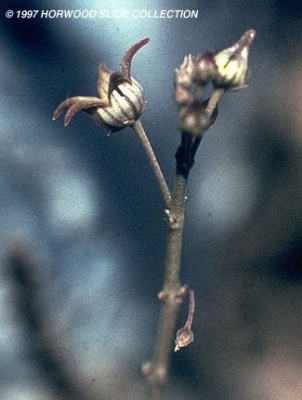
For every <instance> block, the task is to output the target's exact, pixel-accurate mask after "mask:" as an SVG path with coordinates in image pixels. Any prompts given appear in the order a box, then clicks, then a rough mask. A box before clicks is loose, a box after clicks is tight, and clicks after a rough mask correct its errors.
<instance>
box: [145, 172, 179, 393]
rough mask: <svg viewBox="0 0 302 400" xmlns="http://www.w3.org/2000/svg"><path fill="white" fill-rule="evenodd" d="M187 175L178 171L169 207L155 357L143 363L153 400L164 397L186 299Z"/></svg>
mask: <svg viewBox="0 0 302 400" xmlns="http://www.w3.org/2000/svg"><path fill="white" fill-rule="evenodd" d="M186 187H187V177H184V176H183V175H181V174H176V176H175V183H174V188H173V192H172V202H171V207H170V209H169V210H167V212H166V213H167V217H168V218H167V219H168V239H167V253H166V264H165V279H164V286H163V290H162V291H161V292H160V294H159V298H160V299H161V300H163V301H164V303H163V305H162V307H161V312H160V318H159V325H158V326H159V328H158V333H157V340H156V345H155V350H154V355H153V358H152V360H151V361H150V362H148V363H146V364H145V365H144V366H143V372H144V374H145V376H146V379H147V381H148V383H149V386H150V388H151V399H152V400H158V399H161V396H162V390H163V387H164V385H165V383H166V380H167V377H168V369H169V359H170V355H171V352H172V342H173V331H174V327H175V324H176V319H177V315H178V311H179V306H180V304H181V302H182V297H183V296H182V295H183V293H184V290H185V289H184V288H182V287H181V284H180V278H179V276H180V265H181V253H182V238H183V227H184V206H185V199H186Z"/></svg>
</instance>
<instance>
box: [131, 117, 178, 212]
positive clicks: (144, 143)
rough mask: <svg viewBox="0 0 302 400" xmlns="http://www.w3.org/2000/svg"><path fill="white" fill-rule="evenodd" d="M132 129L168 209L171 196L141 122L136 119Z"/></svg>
mask: <svg viewBox="0 0 302 400" xmlns="http://www.w3.org/2000/svg"><path fill="white" fill-rule="evenodd" d="M132 128H133V129H134V130H135V132H136V133H137V135H138V137H139V140H140V142H141V144H142V146H143V148H144V150H145V152H146V154H147V157H148V159H149V161H150V164H151V166H152V169H153V172H154V174H155V177H156V179H157V182H158V184H159V187H160V189H161V192H162V194H163V197H164V202H165V206H166V208H169V207H170V204H171V194H170V190H169V188H168V185H167V183H166V180H165V177H164V175H163V173H162V170H161V168H160V166H159V163H158V161H157V158H156V156H155V154H154V151H153V149H152V146H151V143H150V141H149V139H148V137H147V135H146V132H145V130H144V128H143V125H142V123H141V121H140V120H139V119H138V120H137V121H135V123H134V125H133V126H132Z"/></svg>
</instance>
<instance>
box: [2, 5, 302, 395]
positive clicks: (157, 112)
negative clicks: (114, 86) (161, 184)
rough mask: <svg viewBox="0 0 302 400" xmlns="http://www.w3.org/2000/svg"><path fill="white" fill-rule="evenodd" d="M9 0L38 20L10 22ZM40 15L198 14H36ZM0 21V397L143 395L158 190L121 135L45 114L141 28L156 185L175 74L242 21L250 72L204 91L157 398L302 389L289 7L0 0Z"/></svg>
mask: <svg viewBox="0 0 302 400" xmlns="http://www.w3.org/2000/svg"><path fill="white" fill-rule="evenodd" d="M23 9H27V10H30V9H32V10H39V14H38V15H37V16H36V18H34V19H22V18H17V11H18V10H23ZM52 9H54V10H58V9H71V10H84V9H88V10H101V9H106V10H109V11H111V12H112V11H114V10H123V9H127V10H130V11H131V10H135V9H138V10H162V9H174V10H176V9H181V10H184V9H191V10H198V18H196V19H194V18H191V19H180V18H178V19H177V18H173V19H159V18H154V19H144V18H141V19H139V18H137V19H135V18H131V19H118V18H109V17H108V18H106V19H99V18H93V19H84V18H80V19H76V18H73V19H61V18H41V17H40V11H41V10H52ZM7 10H13V11H14V13H15V15H14V17H13V18H5V12H6V11H7ZM0 18H1V24H0V30H1V36H0V41H1V53H0V71H1V75H0V100H1V101H0V119H1V127H0V168H1V175H0V226H1V229H0V264H1V269H0V314H1V326H0V397H1V399H3V400H12V399H14V400H35V399H39V400H53V399H79V400H86V399H89V400H95V399H98V400H100V399H105V400H109V399H111V400H112V399H114V400H115V399H125V400H127V399H129V400H130V399H134V398H135V399H142V400H144V399H147V398H148V397H147V391H146V388H145V384H144V380H143V378H142V376H141V373H140V368H141V364H142V363H143V362H144V361H146V360H148V359H149V358H150V357H151V355H152V350H153V345H154V338H155V335H156V331H157V319H158V311H159V302H158V300H157V293H158V292H159V290H160V289H161V285H162V280H163V264H164V255H165V240H166V223H165V219H164V212H163V210H164V204H163V201H162V198H161V195H160V192H159V190H158V187H157V183H156V181H155V178H154V177H153V175H152V172H151V168H150V166H149V164H148V162H147V160H146V156H145V154H144V152H143V150H142V148H141V146H140V144H139V142H138V139H137V137H136V136H135V134H134V132H133V131H132V130H131V129H129V128H128V129H125V130H123V131H121V132H118V133H114V134H110V135H109V134H108V132H106V131H103V130H102V129H100V128H99V127H98V126H97V125H96V124H95V123H94V121H93V120H92V119H90V118H89V117H87V115H86V114H85V113H79V114H77V115H76V116H75V117H74V119H73V120H72V122H71V123H70V125H69V126H68V127H67V128H64V126H63V118H62V117H61V118H60V119H58V120H57V121H55V122H53V121H52V114H53V111H54V109H55V108H56V107H57V105H58V104H59V103H60V102H61V101H63V100H64V99H66V98H67V97H71V96H76V95H84V96H85V95H91V96H95V95H97V91H96V83H97V76H98V64H99V62H101V61H103V62H105V64H106V66H107V67H108V68H109V69H111V70H117V69H118V67H119V63H120V61H121V58H122V56H123V55H124V53H125V52H126V51H127V50H128V48H130V47H131V46H132V45H133V44H134V43H135V42H137V41H138V40H139V39H141V38H144V37H150V39H151V40H150V43H149V44H148V45H147V46H145V47H144V48H143V49H142V50H140V51H139V53H138V54H137V55H136V56H135V57H134V60H133V66H132V75H133V76H134V77H135V78H136V79H137V80H138V81H139V82H140V83H141V85H142V86H143V88H144V91H145V96H146V100H147V102H148V103H147V110H146V112H145V113H144V114H143V116H142V122H143V124H144V126H145V129H146V131H147V133H148V135H149V139H150V141H151V142H152V144H153V146H154V150H155V152H156V154H157V155H158V159H159V162H160V164H161V166H162V169H163V172H164V174H165V176H166V177H167V180H168V183H169V185H170V186H171V185H172V183H173V174H174V154H175V151H176V148H177V146H178V144H179V140H180V136H179V132H178V131H177V127H176V106H175V104H174V103H173V100H172V93H173V71H174V69H175V68H177V67H178V66H179V65H180V64H181V62H182V60H183V58H184V56H185V55H188V54H189V53H192V54H197V53H201V52H204V51H205V50H206V49H208V48H213V49H215V50H220V49H222V48H225V47H228V46H230V45H231V44H233V43H234V42H235V41H236V40H237V39H238V38H239V37H240V36H241V35H242V34H243V33H244V32H245V31H246V30H248V29H250V28H253V29H256V31H257V37H256V40H255V42H254V44H253V46H252V52H251V56H250V66H251V77H250V85H249V87H248V88H247V89H245V90H242V91H239V92H234V93H228V94H226V95H225V96H224V97H223V98H222V100H221V101H220V110H219V117H218V119H217V121H216V123H215V125H214V126H212V127H211V128H210V130H209V131H208V132H207V133H206V135H205V136H204V138H203V141H202V145H201V148H200V149H199V153H198V156H197V159H196V163H195V166H194V169H193V170H192V173H191V176H190V180H189V188H188V200H187V203H186V229H185V237H184V249H183V267H182V282H183V283H186V284H188V285H189V286H190V287H192V288H193V289H194V290H195V294H196V302H197V305H196V307H197V309H196V315H195V321H194V325H193V328H194V333H195V341H194V343H193V344H191V345H190V346H189V347H188V348H186V349H183V350H182V351H180V352H179V353H176V354H173V356H172V360H171V379H170V383H169V386H168V388H167V392H166V399H172V398H173V399H175V400H182V399H187V400H188V399H197V400H221V399H223V400H235V399H241V400H264V399H265V400H286V399H291V400H298V399H301V398H302V381H301V373H302V322H301V321H302V320H301V309H302V246H301V239H302V202H301V200H302V173H301V167H302V157H301V148H302V117H301V115H302V113H301V108H302V84H301V82H302V50H301V49H302V28H301V26H302V24H301V23H302V3H301V2H300V1H296V2H295V1H282V0H279V1H277V0H263V1H261V2H256V1H255V0H252V1H249V2H246V1H244V0H242V1H241V0H226V1H214V0H213V1H211V2H197V1H193V0H189V1H187V2H185V5H184V2H183V1H180V0H175V1H173V2H167V1H163V0H152V1H151V0H141V1H133V0H127V1H125V0H118V1H114V0H113V1H111V2H107V1H102V0H99V1H93V0H89V1H84V0H81V1H70V0H66V1H64V2H62V1H59V0H58V1H55V0H49V1H47V2H40V1H33V0H27V1H26V2H25V1H21V0H20V1H19V0H16V1H14V2H12V1H8V0H2V1H1V4H0ZM186 311H187V310H186V308H185V307H184V309H183V310H182V312H181V315H180V317H179V327H180V326H182V325H183V323H184V320H185V317H186Z"/></svg>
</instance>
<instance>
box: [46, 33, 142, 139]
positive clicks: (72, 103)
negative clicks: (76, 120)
mask: <svg viewBox="0 0 302 400" xmlns="http://www.w3.org/2000/svg"><path fill="white" fill-rule="evenodd" d="M148 42H149V39H143V40H140V41H139V42H137V43H136V44H135V45H133V46H132V47H131V48H130V49H129V50H128V51H127V53H126V54H125V56H124V57H123V59H122V61H121V70H120V71H115V72H112V71H110V70H108V69H107V68H106V67H105V65H104V64H100V66H99V80H98V92H99V97H90V96H76V97H71V98H69V99H67V100H65V101H63V102H62V103H61V104H60V105H59V106H58V107H57V108H56V110H55V112H54V115H53V119H54V120H55V119H57V118H58V117H59V116H60V114H61V113H62V112H63V111H64V110H65V109H67V112H66V115H65V118H64V124H65V126H66V125H68V124H69V122H70V121H71V119H72V117H73V116H74V115H75V114H76V113H77V112H79V111H85V112H87V113H88V114H89V115H90V116H91V117H93V118H94V120H95V121H96V122H97V123H98V124H100V125H101V126H103V127H106V128H108V129H110V130H112V131H119V130H121V129H123V128H125V127H126V126H131V125H133V124H134V123H135V121H136V120H137V119H138V118H139V117H140V115H141V114H142V113H143V112H144V110H145V104H146V103H145V100H144V96H143V89H142V87H141V85H140V84H139V83H138V82H137V81H136V80H135V79H133V78H132V77H131V61H132V58H133V56H134V54H135V53H136V52H137V51H138V50H139V49H140V48H141V47H143V46H144V45H145V44H147V43H148Z"/></svg>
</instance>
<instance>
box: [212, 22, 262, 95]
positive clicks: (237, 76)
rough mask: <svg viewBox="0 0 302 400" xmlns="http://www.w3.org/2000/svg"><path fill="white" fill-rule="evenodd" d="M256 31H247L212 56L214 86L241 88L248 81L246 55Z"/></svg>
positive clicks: (228, 88)
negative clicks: (233, 42)
mask: <svg viewBox="0 0 302 400" xmlns="http://www.w3.org/2000/svg"><path fill="white" fill-rule="evenodd" d="M255 36H256V31H255V30H253V29H251V30H249V31H247V32H246V33H245V34H244V35H243V36H242V37H241V38H240V39H239V40H238V41H237V42H236V43H235V44H234V45H233V46H231V47H229V48H227V49H225V50H222V51H221V52H219V53H217V54H216V55H215V57H214V62H215V64H216V68H217V72H216V75H215V77H214V79H213V83H214V86H215V87H219V88H224V89H226V90H235V89H242V88H243V87H245V86H246V85H247V83H248V75H249V74H248V72H249V71H248V56H249V51H250V47H251V44H252V42H253V40H254V38H255Z"/></svg>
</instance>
